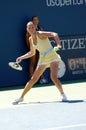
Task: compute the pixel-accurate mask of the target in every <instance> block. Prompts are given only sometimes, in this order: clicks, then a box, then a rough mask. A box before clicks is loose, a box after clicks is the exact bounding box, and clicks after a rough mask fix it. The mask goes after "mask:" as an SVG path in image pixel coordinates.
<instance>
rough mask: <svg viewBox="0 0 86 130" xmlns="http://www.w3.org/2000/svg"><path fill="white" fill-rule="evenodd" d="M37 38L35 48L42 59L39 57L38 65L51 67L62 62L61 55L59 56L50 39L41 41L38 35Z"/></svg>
mask: <svg viewBox="0 0 86 130" xmlns="http://www.w3.org/2000/svg"><path fill="white" fill-rule="evenodd" d="M36 36H37V44H36V45H34V43H33V46H34V48H35V49H37V50H38V51H39V54H40V57H39V61H38V65H47V66H48V67H49V65H50V63H52V62H55V61H58V62H60V61H61V57H60V55H59V54H57V53H56V52H55V51H54V49H53V47H52V45H51V43H50V41H49V39H48V38H46V39H40V38H39V37H38V34H36Z"/></svg>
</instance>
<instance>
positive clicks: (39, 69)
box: [13, 65, 46, 105]
mask: <svg viewBox="0 0 86 130" xmlns="http://www.w3.org/2000/svg"><path fill="white" fill-rule="evenodd" d="M45 69H46V65H41V66H37V68H36V70H35V72H34V74H33V76H32V78H31V80H30V81H28V82H27V84H26V85H25V88H24V90H23V92H22V94H21V96H20V98H18V99H16V100H15V101H14V102H13V104H14V105H15V104H18V103H19V102H22V101H23V98H24V96H25V94H26V93H27V92H28V91H29V90H30V89H31V88H32V86H33V85H34V84H35V83H36V82H37V80H38V79H39V77H40V76H41V74H42V73H43V72H44V71H45Z"/></svg>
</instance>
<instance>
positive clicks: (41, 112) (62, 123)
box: [0, 100, 86, 130]
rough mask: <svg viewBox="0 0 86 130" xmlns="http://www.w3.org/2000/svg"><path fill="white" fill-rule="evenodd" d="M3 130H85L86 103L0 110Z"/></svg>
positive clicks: (26, 105) (40, 104)
mask: <svg viewBox="0 0 86 130" xmlns="http://www.w3.org/2000/svg"><path fill="white" fill-rule="evenodd" d="M0 124H1V126H0V127H1V130H60V129H61V130H85V129H86V101H85V100H68V101H66V102H59V101H54V102H29V103H21V104H19V105H15V106H13V107H12V108H4V109H0Z"/></svg>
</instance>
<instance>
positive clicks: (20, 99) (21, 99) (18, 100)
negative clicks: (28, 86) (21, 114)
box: [12, 98, 24, 105]
mask: <svg viewBox="0 0 86 130" xmlns="http://www.w3.org/2000/svg"><path fill="white" fill-rule="evenodd" d="M23 101H24V99H23V98H18V99H16V100H14V101H13V102H12V104H13V105H17V104H18V103H19V102H23Z"/></svg>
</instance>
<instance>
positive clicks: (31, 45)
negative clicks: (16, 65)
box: [16, 37, 36, 62]
mask: <svg viewBox="0 0 86 130" xmlns="http://www.w3.org/2000/svg"><path fill="white" fill-rule="evenodd" d="M29 43H30V51H29V52H27V53H26V54H24V55H22V56H20V57H18V58H17V59H16V62H20V61H22V60H24V59H28V58H30V57H32V56H34V55H35V53H36V49H35V48H34V46H33V43H32V40H31V37H29Z"/></svg>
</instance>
